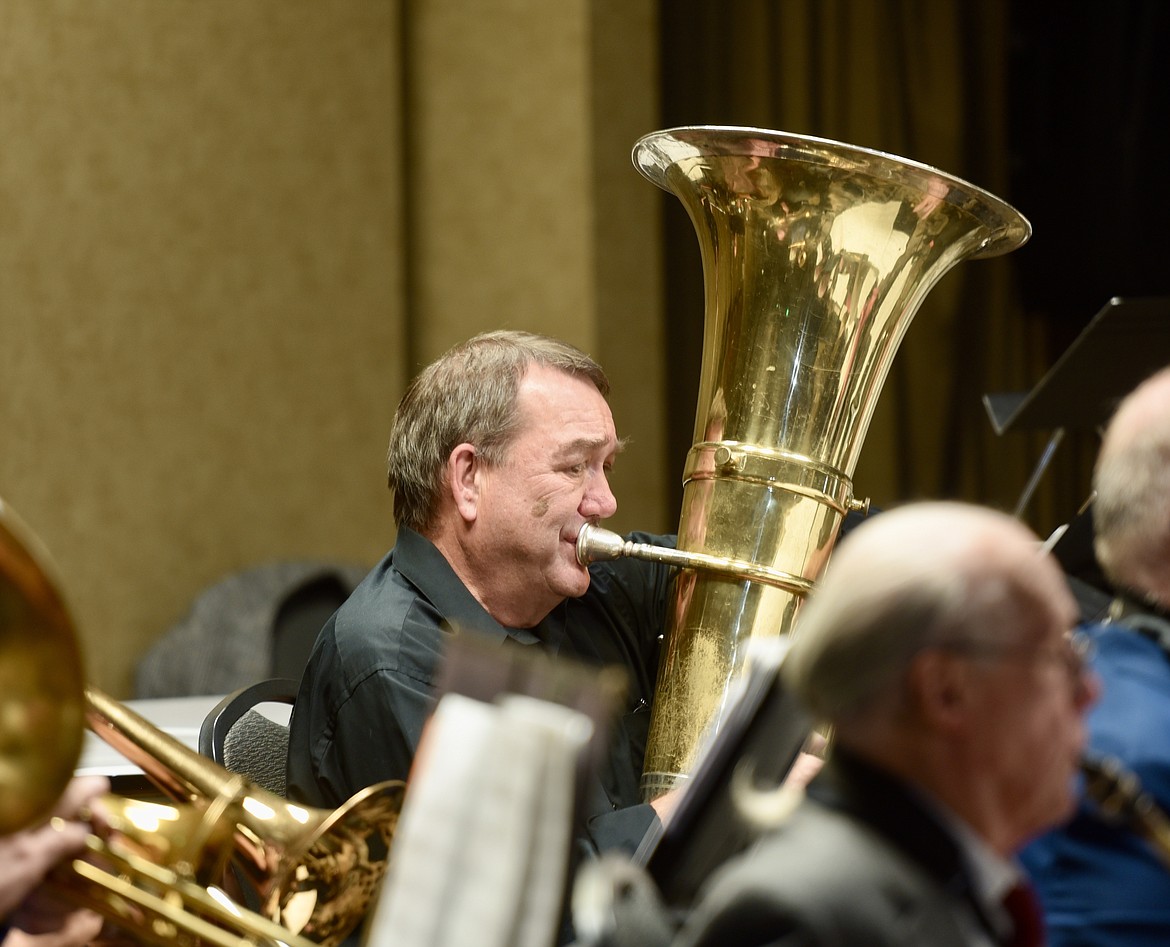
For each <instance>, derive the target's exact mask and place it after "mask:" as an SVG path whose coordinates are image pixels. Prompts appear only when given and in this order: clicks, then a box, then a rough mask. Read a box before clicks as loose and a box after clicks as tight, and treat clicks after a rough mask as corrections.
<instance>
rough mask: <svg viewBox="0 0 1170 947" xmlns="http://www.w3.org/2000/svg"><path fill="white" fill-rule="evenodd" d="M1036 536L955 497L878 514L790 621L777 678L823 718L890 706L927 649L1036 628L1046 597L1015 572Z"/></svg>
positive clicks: (991, 640)
mask: <svg viewBox="0 0 1170 947" xmlns="http://www.w3.org/2000/svg"><path fill="white" fill-rule="evenodd" d="M1037 548H1038V540H1037V539H1036V537H1035V536H1034V535H1033V534H1032V533H1031V532H1030V531H1029V530H1028V529H1027V528H1025V527H1024V526H1022V525H1021V524H1020V523H1018V522H1017V521H1016V520H1014V519H1012V518H1011V517H1009V516H1007V515H1005V514H1003V513H999V512H995V511H993V510H989V509H983V508H981V507H976V506H971V505H967V504H961V503H948V502H938V503H933V502H932V503H917V504H910V505H907V506H905V507H901V508H898V509H893V510H890V511H888V512H884V513H879V514H877V515H875V516H874V517H873V518H872V519H871V520H869V521H867V522H865V523H863V524H861V525H860V526H859V527H857V528H856V529H855V530H854V531H853V532H852V533H850V534H849V535H848V536H847V537H846V538H845V539H844V540H843V541H842V543H841V545H840V547H839V548H838V549H837V551H836V552H834V554H833V559H832V560H831V562H830V564H829V567H828V569H827V570H826V573H825V576H824V577H823V579H822V580H821V581H820V583H819V584H818V586H817V588H816V591H815V592H814V593H813V595H812V597H811V599H810V601H809V602H808V603H807V604H806V605H805V606H804V609H803V610H802V611H801V613H800V615H799V616H798V618H797V621H796V625H795V631H794V635H793V644H792V646H791V648H790V650H789V652H788V655H787V656H786V658H785V661H784V665H783V670H782V673H783V676H784V679H785V680H786V682H787V683H788V684H789V685H790V686H792V687H793V688H794V689H795V690H796V692H797V694H798V695H799V697H800V698H801V700H802V701H803V702H804V704H805V705H806V706H807V707H808V709H809V710H810V711H811V712H812V713H813V714H814V716H816V717H817V718H819V719H821V720H826V721H829V722H831V723H835V724H842V723H846V722H848V721H851V720H854V719H858V718H860V717H862V716H863V715H866V714H869V713H872V712H873V711H874V710H875V709H880V708H881V707H893V706H896V704H897V703H898V701H899V698H900V695H901V693H902V684H903V681H904V680H905V676H906V671H907V670H908V668H909V666H910V663H911V662H912V661H913V659H914V657H915V655H917V654H918V653H919V652H921V651H922V650H924V649H926V648H930V647H940V646H951V647H960V648H961V647H970V646H972V645H985V644H990V645H996V644H1003V643H1015V642H1016V641H1027V640H1029V636H1034V635H1038V634H1039V633H1040V631H1039V629H1040V628H1041V627H1042V625H1041V624H1040V623H1041V621H1042V619H1041V617H1040V616H1041V614H1042V607H1043V606H1042V604H1041V603H1039V602H1037V601H1036V600H1035V597H1034V595H1033V594H1032V593H1030V592H1028V591H1027V590H1026V589H1024V588H1022V587H1021V584H1020V583H1019V582H1018V581H1017V575H1018V573H1019V570H1020V568H1021V566H1023V567H1024V568H1026V567H1027V565H1028V561H1029V560H1028V557H1030V556H1033V555H1035V554H1036V550H1037Z"/></svg>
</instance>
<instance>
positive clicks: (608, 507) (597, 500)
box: [581, 474, 617, 519]
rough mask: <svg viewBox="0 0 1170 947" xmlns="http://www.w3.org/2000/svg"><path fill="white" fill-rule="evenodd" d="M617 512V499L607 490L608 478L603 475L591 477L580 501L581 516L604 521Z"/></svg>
mask: <svg viewBox="0 0 1170 947" xmlns="http://www.w3.org/2000/svg"><path fill="white" fill-rule="evenodd" d="M616 512H617V497H615V496H614V495H613V491H612V490H611V489H610V488H609V478H607V477H606V476H605V474H598V475H597V476H595V477H591V478H590V480H589V486H588V487H586V489H585V496H584V497H582V499H581V515H582V516H586V517H597V518H599V519H606V518H607V517H610V516H613V515H614V513H616Z"/></svg>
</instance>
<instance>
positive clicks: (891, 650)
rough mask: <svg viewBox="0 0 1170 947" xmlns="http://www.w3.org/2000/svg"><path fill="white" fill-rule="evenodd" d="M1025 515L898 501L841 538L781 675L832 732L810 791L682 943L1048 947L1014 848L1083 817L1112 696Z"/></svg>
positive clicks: (706, 901) (723, 883)
mask: <svg viewBox="0 0 1170 947" xmlns="http://www.w3.org/2000/svg"><path fill="white" fill-rule="evenodd" d="M1037 547H1038V541H1037V539H1036V537H1035V536H1033V535H1032V534H1031V533H1030V532H1029V531H1028V530H1027V529H1026V528H1025V527H1023V526H1021V525H1020V524H1019V523H1018V522H1016V521H1015V520H1013V519H1011V518H1010V517H1008V516H1006V515H1003V514H1001V513H997V512H993V511H990V510H985V509H981V508H979V507H973V506H967V505H963V504H957V503H922V504H912V505H908V506H905V507H902V508H897V509H893V510H888V511H886V512H884V513H882V515H881V516H877V517H874V518H873V519H872V520H870V521H867V522H865V523H862V524H861V525H860V526H858V527H857V528H856V530H855V531H853V532H852V533H851V534H850V535H849V536H848V537H847V538H846V539H845V540H844V541H843V542H842V543H841V544H840V546H839V547H838V549H837V551H836V552H835V553H834V558H833V560H832V561H831V563H830V564H829V567H828V569H827V571H826V574H825V577H824V578H823V579H822V581H821V583H820V585H819V586H818V589H817V592H816V593H815V594H814V596H813V597H812V598H811V600H810V602H809V603H808V604H807V605H806V606H805V609H804V611H803V612H802V613H801V616H800V618H799V619H798V621H797V624H796V630H795V634H794V636H793V644H792V647H791V649H790V651H789V652H788V655H787V657H786V659H785V663H784V665H783V666H782V671H781V673H782V676H783V678H784V680H786V681H787V682H788V683H789V684H790V685H791V686H792V687H794V688H795V689H796V692H797V694H798V696H799V697H800V698H801V699H802V700H803V702H804V703H805V704H806V705H807V706H808V707H809V709H810V710H811V711H812V712H813V713H814V715H815V716H817V717H818V718H821V719H824V720H825V721H827V722H829V723H830V724H831V725H832V732H833V739H832V741H831V748H830V751H829V756H828V759H827V761H826V763H825V765H824V768H823V769H822V770H821V772H820V773H819V774H818V775H817V776H816V777H815V778H814V779H813V780H812V782H811V783H810V784H809V786H808V788H807V792H806V795H805V798H804V799H803V801H801V802H800V803H799V805H798V806H797V808H796V809H795V811H794V812H792V813H791V814H790V815H788V816H787V817H786V818H784V819H783V821H781V822H780V823H779V824H778V825H776V826H775V827H774V828H773V830H772V831H771V832H769V833H768V834H767V835H766V836H765V837H764V838H762V839H761V841H760V842H759V843H758V844H757V845H756V846H755V847H754V848H753V849H751V850H749V851H748V852H747V853H746V854H744V855H740V856H736V857H735V858H733V859H731V860H730V861H729V862H727V863H726V864H725V865H724V866H723V867H722V868H720V869H718V870H717V871H716V872H715V874H714V875H713V876H712V878H711V879H709V881H708V884H707V886H706V889H705V891H704V892H703V893H702V894H701V896H700V898H699V901H698V904H697V906H696V907H695V909H694V911H693V912H692V913H691V914H690V916H689V917H688V918H687V920H686V922H685V925H684V928H683V930H682V932H681V934H680V935H679V937H678V938H677V939H676V941H675V943H676V945H678V947H723V945H727V944H734V945H736V947H752V945H760V947H762V945H770V947H775V945H782V944H784V945H787V944H791V945H793V947H796V945H800V947H819V945H823V947H828V945H841V947H845V945H848V947H862V945H864V947H877V945H889V947H895V945H896V947H913V945H919V947H973V945H984V947H988V945H997V944H1003V945H1008V944H1012V945H1024V944H1036V945H1038V944H1041V943H1042V931H1041V930H1040V929H1039V917H1038V912H1037V911H1036V909H1035V901H1034V899H1033V900H1032V910H1031V912H1028V911H1023V910H1016V909H1015V908H1016V905H1017V904H1020V903H1023V904H1025V905H1026V903H1027V896H1026V893H1027V888H1026V886H1024V885H1021V884H1020V883H1019V882H1020V881H1021V875H1020V871H1019V869H1018V867H1017V865H1016V864H1015V862H1014V861H1013V853H1014V852H1015V851H1016V850H1017V849H1018V848H1019V847H1021V846H1022V845H1023V844H1024V843H1025V842H1026V841H1027V840H1028V839H1029V838H1031V837H1032V836H1034V835H1035V834H1036V833H1038V832H1041V831H1043V830H1044V829H1046V828H1048V827H1049V826H1052V825H1054V824H1056V823H1057V822H1059V821H1060V820H1061V819H1063V818H1066V817H1067V816H1068V815H1069V814H1070V813H1071V811H1072V808H1073V805H1074V801H1075V797H1074V789H1073V787H1074V778H1075V774H1076V772H1077V768H1078V764H1079V761H1080V758H1081V750H1082V745H1083V738H1084V729H1083V719H1082V718H1083V715H1084V712H1085V711H1086V709H1087V708H1088V707H1089V706H1090V704H1091V703H1092V702H1093V700H1094V699H1095V696H1096V682H1095V679H1094V678H1093V677H1092V675H1091V674H1088V673H1086V671H1085V668H1084V666H1083V664H1082V662H1081V653H1080V651H1079V650H1077V649H1076V648H1075V647H1074V646H1073V641H1072V639H1071V638H1070V636H1069V631H1070V629H1071V628H1072V626H1073V625H1074V623H1075V621H1076V617H1077V607H1076V603H1075V601H1074V599H1073V597H1072V595H1071V593H1070V592H1069V590H1068V588H1067V586H1066V583H1065V582H1064V581H1063V578H1062V575H1061V572H1060V570H1059V568H1058V566H1057V565H1056V564H1055V561H1054V560H1053V559H1052V558H1051V557H1049V556H1048V555H1047V554H1041V553H1039V552H1038V551H1037Z"/></svg>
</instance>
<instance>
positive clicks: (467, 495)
mask: <svg viewBox="0 0 1170 947" xmlns="http://www.w3.org/2000/svg"><path fill="white" fill-rule="evenodd" d="M482 469H483V462H482V461H481V460H480V459H479V456H478V455H477V454H476V452H475V446H474V445H473V444H459V445H457V446H456V447H455V448H454V450H452V451H451V453H450V455H448V457H447V488H448V489H449V490H450V492H451V499H452V501H453V502H454V504H455V509H457V510H458V511H459V515H460V516H461V517H462V518H463V521H464V522H465V523H473V522H475V519H476V517H477V516H478V515H479V496H480V482H479V474H480V471H481V470H482Z"/></svg>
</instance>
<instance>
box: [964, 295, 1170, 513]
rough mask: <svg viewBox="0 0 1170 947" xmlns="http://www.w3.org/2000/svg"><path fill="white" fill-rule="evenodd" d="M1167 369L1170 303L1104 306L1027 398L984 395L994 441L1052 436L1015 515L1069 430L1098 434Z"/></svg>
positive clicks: (1136, 301) (1114, 301)
mask: <svg viewBox="0 0 1170 947" xmlns="http://www.w3.org/2000/svg"><path fill="white" fill-rule="evenodd" d="M1167 365H1170V297H1166V296H1158V297H1149V298H1139V299H1124V298H1121V297H1118V296H1115V297H1114V298H1112V299H1110V300H1109V301H1108V302H1107V303H1106V304H1105V306H1104V307H1103V308H1102V309H1101V311H1100V312H1098V313H1097V314H1096V315H1095V316H1094V317H1093V318H1092V320H1091V321H1090V322H1089V324H1088V325H1087V326H1086V327H1085V328H1084V330H1083V331H1082V332H1081V334H1080V335H1079V336H1077V337H1076V339H1075V340H1073V343H1072V345H1070V346H1069V347H1068V349H1066V350H1065V352H1064V354H1063V355H1061V356H1060V358H1059V359H1057V360H1056V363H1055V364H1054V365H1053V366H1052V368H1050V369H1049V370H1048V373H1047V374H1046V375H1045V376H1044V377H1043V378H1042V379H1040V381H1039V382H1038V383H1037V384H1036V386H1035V387H1034V388H1033V389H1032V390H1031V391H1028V392H1008V393H1000V394H985V395H984V396H983V405H984V407H985V408H986V409H987V416H988V417H989V418H990V419H991V425H992V427H993V428H994V429H995V433H996V434H1006V433H1007V432H1008V431H1018V430H1043V429H1048V430H1051V431H1052V432H1053V433H1052V436H1051V437H1050V438H1049V441H1048V445H1047V447H1046V448H1045V450H1044V453H1043V455H1042V456H1041V458H1040V461H1039V463H1038V464H1037V466H1036V469H1035V470H1034V471H1033V473H1032V476H1031V478H1030V479H1029V481H1028V484H1027V485H1026V486H1025V488H1024V491H1023V493H1022V494H1021V496H1020V499H1019V501H1018V502H1017V504H1016V510H1015V513H1016V515H1017V516H1019V515H1020V514H1022V513H1023V510H1024V507H1026V506H1027V504H1028V501H1029V500H1030V499H1031V497H1032V493H1033V491H1034V490H1035V489H1036V485H1037V484H1038V483H1039V481H1040V477H1041V476H1042V475H1043V473H1044V471H1045V470H1046V469H1047V468H1048V465H1049V463H1050V462H1051V460H1052V456H1053V454H1054V453H1055V451H1056V448H1057V447H1058V446H1059V444H1060V441H1061V439H1062V438H1063V437H1064V432H1065V431H1066V430H1068V429H1074V430H1093V429H1096V428H1100V427H1101V426H1102V425H1104V423H1105V422H1106V421H1108V420H1109V417H1110V416H1111V415H1112V414H1113V411H1114V409H1115V408H1116V406H1117V403H1118V402H1119V401H1120V400H1121V399H1122V398H1123V397H1125V395H1127V394H1128V393H1129V392H1130V391H1132V390H1133V389H1134V388H1135V387H1136V386H1137V385H1138V383H1140V382H1141V381H1143V380H1144V379H1146V378H1147V377H1149V376H1150V375H1152V374H1153V373H1154V372H1156V371H1157V370H1158V369H1160V368H1163V367H1165V366H1167Z"/></svg>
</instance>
